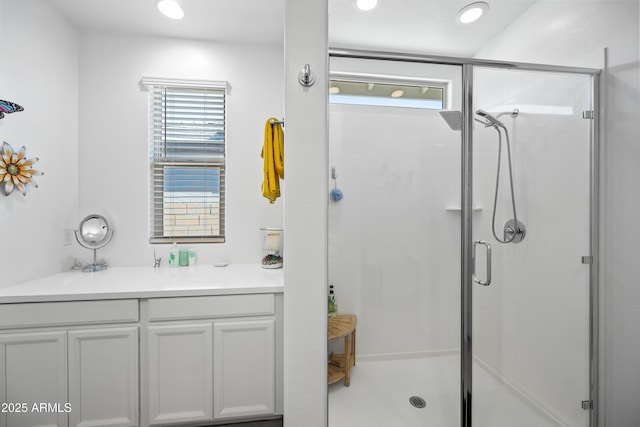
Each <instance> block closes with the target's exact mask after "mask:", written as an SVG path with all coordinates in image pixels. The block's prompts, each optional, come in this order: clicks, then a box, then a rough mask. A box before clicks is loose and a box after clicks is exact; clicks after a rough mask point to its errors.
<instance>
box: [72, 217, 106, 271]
mask: <svg viewBox="0 0 640 427" xmlns="http://www.w3.org/2000/svg"><path fill="white" fill-rule="evenodd" d="M75 234H76V240H77V241H78V243H79V244H80V246H82V247H85V248H87V249H92V250H93V264H87V265H85V266H84V267H83V268H82V271H83V272H85V273H92V272H95V271H103V270H106V269H107V263H106V261H105V262H102V263H100V264H98V258H97V251H98V249H100V248H103V247H105V246H106V245H107V243H109V242H110V241H111V238H112V237H113V229H111V227H109V223H108V222H107V219H106V218H105V217H103V216H102V215H96V214H93V215H89V216H87V217H86V218H84V219H83V220H82V221H81V222H80V227H79V229H78V230H75Z"/></svg>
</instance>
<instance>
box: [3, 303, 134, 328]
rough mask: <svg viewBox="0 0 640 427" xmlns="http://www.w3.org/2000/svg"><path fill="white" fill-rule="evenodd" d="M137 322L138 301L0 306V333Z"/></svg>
mask: <svg viewBox="0 0 640 427" xmlns="http://www.w3.org/2000/svg"><path fill="white" fill-rule="evenodd" d="M137 321H138V300H137V299H127V300H98V301H63V302H34V303H23V304H0V329H9V328H33V327H46V326H60V325H86V324H98V323H124V322H137Z"/></svg>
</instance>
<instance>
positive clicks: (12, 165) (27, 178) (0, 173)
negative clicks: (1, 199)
mask: <svg viewBox="0 0 640 427" xmlns="http://www.w3.org/2000/svg"><path fill="white" fill-rule="evenodd" d="M26 155H27V149H26V147H22V148H21V149H20V151H18V152H16V151H14V150H13V147H11V145H9V144H7V143H6V142H3V143H2V151H1V152H0V185H1V186H4V194H5V196H8V195H9V194H11V193H12V192H13V190H15V189H16V188H17V189H18V191H20V192H21V193H22V195H23V196H26V195H27V185H32V186H34V187H36V188H38V184H37V183H36V182H35V181H34V180H33V177H34V176H36V175H43V173H42V172H40V171H37V170H35V169H33V165H34V164H35V163H36V162H37V161H38V158H37V157H34V158H31V159H27V156H26Z"/></svg>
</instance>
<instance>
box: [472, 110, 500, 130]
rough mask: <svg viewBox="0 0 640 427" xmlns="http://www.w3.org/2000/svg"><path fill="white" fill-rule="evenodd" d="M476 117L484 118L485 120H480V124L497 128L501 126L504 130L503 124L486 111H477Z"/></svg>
mask: <svg viewBox="0 0 640 427" xmlns="http://www.w3.org/2000/svg"><path fill="white" fill-rule="evenodd" d="M476 115H478V116H480V117H482V119H483V120H478V121H479V122H480V123H483V124H484V125H485V126H493V127H496V128H497V126H500V127H502V128H504V125H503V124H502V122H501V121H500V120H498V119H496V118H495V117H493V116H492V115H491V114H489V113H487V112H486V111H484V110H478V111H476Z"/></svg>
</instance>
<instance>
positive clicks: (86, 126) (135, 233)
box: [77, 33, 286, 266]
mask: <svg viewBox="0 0 640 427" xmlns="http://www.w3.org/2000/svg"><path fill="white" fill-rule="evenodd" d="M283 60H284V57H283V52H282V46H281V45H231V44H217V43H211V42H199V41H194V40H179V39H162V38H143V37H127V36H117V35H111V34H99V33H89V34H83V36H82V39H81V49H80V157H79V169H80V212H79V214H80V216H79V217H78V219H77V220H78V221H80V219H82V217H83V216H84V215H87V214H89V213H92V212H94V211H95V212H98V213H103V214H105V215H106V216H107V218H109V219H110V220H111V221H112V223H113V227H114V229H115V231H116V234H115V236H114V238H113V240H112V242H111V243H110V244H109V246H107V247H106V248H104V249H103V250H101V251H100V253H101V254H102V255H103V256H104V257H105V258H106V259H107V261H108V262H109V263H110V264H111V265H114V266H139V265H142V266H144V265H152V263H153V251H154V249H155V250H156V252H157V254H158V256H162V258H163V263H166V260H167V259H168V249H169V246H168V245H151V244H149V243H148V241H149V237H148V236H149V226H148V224H149V207H148V206H149V195H148V194H149V168H148V162H149V160H148V159H149V154H148V153H149V142H148V136H147V135H148V93H147V92H145V91H143V90H142V89H141V87H140V86H139V84H138V83H139V81H140V79H141V78H142V77H143V76H147V77H166V78H176V79H200V80H224V81H228V82H229V85H230V90H229V92H228V97H227V131H226V136H227V173H226V183H227V190H226V191H227V193H226V194H227V200H226V235H227V238H226V242H225V243H222V244H197V245H192V247H193V248H194V249H195V250H196V252H197V257H198V262H199V263H203V264H204V263H209V264H211V263H213V262H215V261H220V260H225V261H231V262H236V263H257V262H259V260H260V258H261V246H260V245H261V238H260V234H259V228H260V227H264V226H282V204H283V202H282V199H278V201H277V202H276V203H275V204H273V205H270V204H269V202H268V201H267V199H265V198H264V197H262V194H261V191H260V185H261V182H262V159H261V158H260V152H261V149H262V143H263V139H264V123H265V121H266V119H267V118H269V117H271V116H276V117H282V115H283V113H284V97H283V78H282V75H283ZM285 132H286V129H285ZM283 193H284V184H283ZM77 253H78V254H79V255H80V256H81V257H83V259H85V260H88V256H89V255H90V254H89V252H88V251H86V250H83V249H79V252H77ZM165 265H166V264H165Z"/></svg>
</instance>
